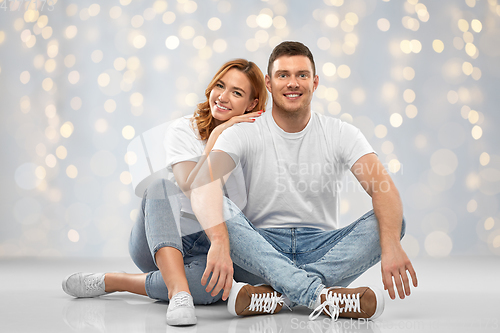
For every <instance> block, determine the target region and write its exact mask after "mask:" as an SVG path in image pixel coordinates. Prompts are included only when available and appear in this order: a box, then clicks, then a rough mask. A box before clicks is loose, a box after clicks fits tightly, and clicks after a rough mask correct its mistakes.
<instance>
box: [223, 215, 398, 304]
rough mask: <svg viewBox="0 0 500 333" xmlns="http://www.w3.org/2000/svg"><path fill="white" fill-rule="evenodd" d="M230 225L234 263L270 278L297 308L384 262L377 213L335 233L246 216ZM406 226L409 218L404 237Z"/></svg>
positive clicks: (238, 218)
mask: <svg viewBox="0 0 500 333" xmlns="http://www.w3.org/2000/svg"><path fill="white" fill-rule="evenodd" d="M226 224H227V228H228V232H229V238H230V243H231V257H232V259H233V261H234V263H235V264H236V265H238V266H240V267H242V268H243V269H244V270H247V271H249V272H251V273H253V274H255V275H258V276H261V277H262V278H264V279H265V280H266V281H268V283H269V284H270V285H271V286H272V287H273V288H274V289H275V290H276V291H278V292H280V293H283V294H285V295H286V296H287V297H288V298H289V299H290V301H291V303H292V306H295V305H303V306H307V307H309V308H313V305H314V303H315V301H316V299H317V297H318V295H319V293H320V292H321V290H322V289H323V288H324V287H325V286H327V287H331V286H342V287H346V286H348V285H349V284H350V283H351V282H352V281H354V280H355V279H356V278H357V277H358V276H360V275H361V274H362V273H363V272H365V271H366V270H367V269H368V268H370V267H371V266H373V265H374V264H376V263H377V262H378V261H380V256H381V249H380V241H379V226H378V221H377V219H376V217H375V214H374V212H373V211H370V212H368V213H366V214H365V215H363V216H362V217H361V218H359V219H358V220H357V221H355V222H353V223H352V224H350V225H348V226H346V227H344V228H341V229H337V230H331V231H323V230H320V229H314V228H270V229H259V228H255V227H254V226H253V225H252V223H251V222H250V221H248V219H246V217H245V216H244V215H243V214H239V215H238V216H237V217H235V218H232V219H230V220H228V221H227V222H226ZM404 230H405V222H404V220H403V227H402V230H401V237H403V235H404Z"/></svg>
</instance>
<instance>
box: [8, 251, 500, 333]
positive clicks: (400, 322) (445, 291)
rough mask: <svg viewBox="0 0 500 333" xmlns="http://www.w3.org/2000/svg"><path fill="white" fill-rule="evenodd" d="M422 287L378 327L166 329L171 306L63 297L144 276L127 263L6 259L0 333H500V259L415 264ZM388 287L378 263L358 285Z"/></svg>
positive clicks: (284, 315)
mask: <svg viewBox="0 0 500 333" xmlns="http://www.w3.org/2000/svg"><path fill="white" fill-rule="evenodd" d="M414 267H415V269H416V270H417V274H418V278H419V284H420V285H419V287H418V288H416V289H415V290H414V292H413V293H412V295H411V296H410V297H408V298H406V299H405V300H395V301H391V300H390V299H389V298H388V297H386V308H385V311H384V313H383V314H382V316H381V317H380V318H379V319H378V320H376V321H373V322H364V321H351V320H345V319H341V320H339V321H337V322H332V321H331V320H330V319H328V318H327V317H325V316H321V317H319V318H318V319H317V320H316V321H314V322H310V321H308V315H309V310H308V309H306V308H295V309H294V310H293V312H289V311H288V310H286V309H284V310H283V311H281V312H280V313H279V314H277V315H273V316H258V317H247V318H234V317H231V316H230V315H229V313H228V312H227V310H226V306H225V303H219V304H215V305H211V306H197V307H196V311H197V316H198V325H196V326H192V327H186V328H175V327H170V326H167V325H166V322H165V311H166V309H167V304H165V303H161V302H155V301H153V300H150V299H149V298H147V297H143V296H136V295H131V294H127V293H120V294H118V293H115V294H111V295H107V296H104V297H100V298H96V299H74V298H71V297H70V296H67V295H66V294H64V292H63V291H62V289H61V280H62V278H63V277H64V276H66V275H67V274H69V273H72V272H75V271H81V270H83V271H110V270H111V271H119V270H123V271H129V272H137V269H136V268H135V267H134V265H133V264H132V262H131V261H130V260H127V259H116V260H102V259H99V260H96V259H27V258H21V259H0V279H1V284H0V332H2V333H4V332H5V333H6V332H148V333H149V332H190V333H191V332H203V333H205V332H265V333H277V332H312V333H316V332H317V333H320V332H358V331H365V332H405V331H411V332H448V331H449V332H499V331H500V287H499V283H498V281H499V276H500V258H497V257H478V258H452V259H446V260H431V259H425V260H424V259H420V260H414ZM365 284H371V285H375V286H379V287H381V286H382V285H381V279H380V266H379V265H377V266H375V267H373V268H372V269H371V270H369V271H368V272H367V273H365V274H364V275H363V276H362V277H360V278H359V279H358V280H357V281H355V282H354V284H353V285H365Z"/></svg>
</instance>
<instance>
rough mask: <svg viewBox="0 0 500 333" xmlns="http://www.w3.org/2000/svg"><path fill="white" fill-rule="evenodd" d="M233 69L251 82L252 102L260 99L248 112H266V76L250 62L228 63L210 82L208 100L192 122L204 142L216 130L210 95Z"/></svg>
mask: <svg viewBox="0 0 500 333" xmlns="http://www.w3.org/2000/svg"><path fill="white" fill-rule="evenodd" d="M232 68H236V69H238V70H239V71H240V72H242V73H243V74H245V75H246V77H247V78H248V80H249V81H250V85H251V87H252V91H251V92H250V98H249V100H250V101H253V100H254V99H256V98H257V99H258V100H259V101H258V102H257V105H256V106H255V107H254V108H253V109H252V110H250V111H247V112H245V113H248V112H253V111H258V110H264V109H265V107H266V104H267V90H266V83H265V81H264V75H263V74H262V72H261V70H260V69H259V67H258V66H257V65H256V64H255V63H253V62H251V61H248V60H245V59H235V60H231V61H228V62H226V63H225V64H224V65H222V67H221V68H219V70H218V71H217V73H216V74H215V75H214V77H213V79H212V81H210V83H209V85H208V87H207V89H206V90H205V97H206V98H207V100H206V101H205V102H203V103H200V104H198V108H197V109H196V111H195V112H194V115H193V119H192V121H193V122H194V123H196V126H197V128H198V132H199V133H200V138H201V139H202V140H207V139H208V137H209V136H210V133H212V131H213V130H214V128H215V118H214V117H213V116H212V112H210V104H209V99H210V93H211V92H212V89H213V88H214V87H215V85H216V84H217V82H218V81H219V80H220V79H221V78H222V77H223V76H224V75H225V74H226V73H227V72H228V71H229V70H230V69H232Z"/></svg>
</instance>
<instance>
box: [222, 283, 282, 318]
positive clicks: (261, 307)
mask: <svg viewBox="0 0 500 333" xmlns="http://www.w3.org/2000/svg"><path fill="white" fill-rule="evenodd" d="M284 304H285V301H284V298H283V296H282V295H281V294H280V293H278V292H276V291H275V290H274V289H273V288H272V287H271V286H267V285H259V286H252V285H249V284H246V283H241V282H233V287H232V288H231V292H230V293H229V298H228V300H227V309H228V310H229V313H231V314H232V315H234V316H252V315H260V314H273V313H278V312H279V311H280V310H281V308H282V307H283V305H284Z"/></svg>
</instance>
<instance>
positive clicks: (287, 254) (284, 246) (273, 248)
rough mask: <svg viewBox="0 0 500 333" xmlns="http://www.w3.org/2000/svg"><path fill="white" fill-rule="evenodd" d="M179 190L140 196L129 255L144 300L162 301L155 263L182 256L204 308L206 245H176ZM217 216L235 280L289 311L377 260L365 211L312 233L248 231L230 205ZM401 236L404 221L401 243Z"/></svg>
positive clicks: (195, 238)
mask: <svg viewBox="0 0 500 333" xmlns="http://www.w3.org/2000/svg"><path fill="white" fill-rule="evenodd" d="M172 193H173V194H176V193H179V189H178V188H177V187H176V186H175V185H174V184H172V183H170V182H168V181H167V180H158V181H155V182H154V183H153V184H151V185H150V186H149V187H148V189H147V190H146V192H145V195H144V198H143V200H142V205H141V210H140V213H139V215H138V218H137V221H136V223H135V225H134V227H133V229H132V232H131V236H130V243H129V250H130V255H131V257H132V259H133V261H134V262H135V264H136V265H137V267H139V269H141V270H142V271H143V272H147V273H149V274H148V276H147V278H146V292H147V294H148V296H149V297H151V298H153V299H158V300H163V301H168V290H167V287H166V286H165V283H164V282H163V278H162V276H161V273H160V271H159V270H158V268H157V267H156V264H155V261H154V256H155V254H156V252H157V251H158V250H159V249H160V248H162V247H165V246H170V247H174V248H176V249H178V250H179V251H181V253H182V254H183V257H184V267H185V271H186V277H187V280H188V283H189V288H190V290H191V293H192V295H193V300H194V302H195V304H210V303H214V302H217V301H218V300H220V299H221V297H222V292H221V293H219V294H218V295H216V296H215V297H212V296H211V295H210V293H207V292H206V291H205V286H202V285H201V277H202V275H203V272H204V271H205V267H206V260H207V253H208V250H209V248H210V241H209V239H208V237H207V236H206V234H205V232H204V231H200V232H196V233H193V234H189V235H187V236H184V237H181V236H180V235H181V234H182V232H181V231H182V230H181V227H180V226H183V225H184V224H185V223H192V220H191V221H188V220H187V219H186V218H184V217H182V216H181V214H180V205H179V202H178V198H177V196H176V195H172ZM224 216H225V218H226V225H227V228H228V232H229V239H230V244H231V258H232V260H233V262H234V264H235V266H234V279H235V280H236V281H239V282H246V283H250V284H258V283H267V284H270V285H271V286H272V287H273V288H274V289H275V290H276V291H278V292H280V293H282V294H284V295H286V296H287V297H288V298H289V299H290V301H291V302H292V306H293V305H303V306H307V307H309V308H312V307H313V305H314V302H315V301H316V299H317V297H318V295H319V293H320V292H321V290H322V289H323V288H324V287H325V286H328V287H330V286H342V287H346V286H348V285H349V284H350V283H351V282H352V281H354V280H355V279H356V278H357V277H358V276H360V275H361V274H362V273H363V272H365V271H366V270H367V269H368V268H370V267H371V266H373V265H374V264H376V263H377V262H378V261H379V260H380V255H381V253H380V252H381V249H380V241H379V227H378V221H377V219H376V217H375V214H374V213H373V211H370V212H368V213H366V214H365V215H363V216H362V217H361V218H359V219H358V220H357V221H355V222H353V223H351V224H350V225H348V226H346V227H344V228H341V229H337V230H331V231H323V230H320V229H315V228H268V229H258V228H255V227H254V226H253V225H252V223H251V222H250V221H248V219H247V218H246V217H245V216H244V215H243V213H241V211H239V209H238V208H237V207H236V205H234V204H233V203H232V202H231V201H230V200H228V199H227V198H226V200H225V202H224ZM404 232H405V221H404V220H403V225H402V230H401V237H403V235H404Z"/></svg>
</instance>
